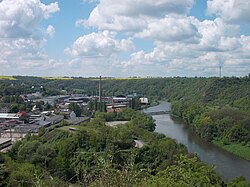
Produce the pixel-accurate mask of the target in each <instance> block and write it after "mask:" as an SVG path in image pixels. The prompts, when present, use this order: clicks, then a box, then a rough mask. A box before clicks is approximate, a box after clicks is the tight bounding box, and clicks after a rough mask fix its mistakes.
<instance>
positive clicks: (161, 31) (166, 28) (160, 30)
mask: <svg viewBox="0 0 250 187" xmlns="http://www.w3.org/2000/svg"><path fill="white" fill-rule="evenodd" d="M193 19H194V18H192V17H184V16H166V17H165V18H163V19H158V20H154V21H152V22H150V23H149V24H148V27H147V28H145V29H144V30H143V31H142V32H139V33H137V34H135V36H137V37H140V38H150V39H154V40H158V41H170V42H171V41H182V42H191V43H197V42H198V41H199V39H200V35H199V33H198V29H197V28H196V26H195V25H194V24H193V23H192V20H193Z"/></svg>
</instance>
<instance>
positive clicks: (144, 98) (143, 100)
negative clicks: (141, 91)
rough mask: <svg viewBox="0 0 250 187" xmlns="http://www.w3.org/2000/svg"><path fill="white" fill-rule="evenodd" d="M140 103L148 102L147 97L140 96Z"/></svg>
mask: <svg viewBox="0 0 250 187" xmlns="http://www.w3.org/2000/svg"><path fill="white" fill-rule="evenodd" d="M139 100H140V102H141V104H144V105H147V104H149V101H148V98H146V97H141V98H140V99H139Z"/></svg>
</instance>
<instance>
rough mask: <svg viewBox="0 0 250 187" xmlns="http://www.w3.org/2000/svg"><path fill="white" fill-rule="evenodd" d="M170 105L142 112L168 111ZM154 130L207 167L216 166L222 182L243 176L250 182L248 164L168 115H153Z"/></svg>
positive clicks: (249, 167) (161, 104)
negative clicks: (177, 144) (181, 145)
mask: <svg viewBox="0 0 250 187" xmlns="http://www.w3.org/2000/svg"><path fill="white" fill-rule="evenodd" d="M170 109H171V105H170V103H168V102H161V103H160V104H159V105H157V106H154V107H150V108H147V109H145V110H144V112H145V113H148V112H157V111H168V110H170ZM153 118H154V119H155V124H156V129H155V131H156V132H158V133H162V134H165V135H166V136H167V137H170V138H172V139H175V140H176V141H177V142H178V143H182V144H184V145H185V146H186V147H187V149H188V152H192V153H197V154H198V155H199V157H200V159H201V160H202V161H203V162H205V163H207V164H208V165H210V166H212V165H215V166H216V169H215V170H216V171H217V172H218V173H219V174H220V175H221V176H222V178H223V179H224V180H227V181H230V180H231V179H232V178H234V177H236V176H244V177H245V178H246V179H247V180H248V181H250V162H249V161H247V160H244V159H241V158H239V157H237V156H235V155H233V154H231V153H229V152H227V151H225V150H223V149H221V148H220V147H218V146H216V145H214V144H212V143H209V142H206V141H204V140H203V139H201V138H200V137H199V136H197V135H196V134H194V132H192V130H191V129H190V128H188V126H187V125H184V124H183V123H182V122H180V121H178V120H174V119H172V117H171V116H170V115H169V114H163V115H155V116H153Z"/></svg>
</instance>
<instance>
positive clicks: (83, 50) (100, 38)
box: [65, 31, 134, 57]
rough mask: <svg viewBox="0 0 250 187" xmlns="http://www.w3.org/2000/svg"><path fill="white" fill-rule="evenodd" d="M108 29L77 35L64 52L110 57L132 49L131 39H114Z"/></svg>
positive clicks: (74, 54) (73, 54) (72, 54)
mask: <svg viewBox="0 0 250 187" xmlns="http://www.w3.org/2000/svg"><path fill="white" fill-rule="evenodd" d="M115 36H116V34H115V33H114V32H110V31H103V32H98V33H94V32H93V33H90V34H88V35H84V36H82V37H79V38H78V39H77V40H76V41H75V42H74V43H73V45H72V46H71V47H70V48H67V49H65V53H67V54H69V55H71V56H73V57H79V56H82V57H111V56H112V55H113V54H116V53H118V52H122V51H129V50H131V49H133V48H134V47H133V42H132V40H131V39H122V40H117V39H115Z"/></svg>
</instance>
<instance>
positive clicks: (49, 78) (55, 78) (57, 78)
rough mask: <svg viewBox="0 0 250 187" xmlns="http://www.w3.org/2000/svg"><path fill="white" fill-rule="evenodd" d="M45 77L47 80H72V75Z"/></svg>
mask: <svg viewBox="0 0 250 187" xmlns="http://www.w3.org/2000/svg"><path fill="white" fill-rule="evenodd" d="M42 78H43V79H47V80H72V79H73V78H71V77H42Z"/></svg>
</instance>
